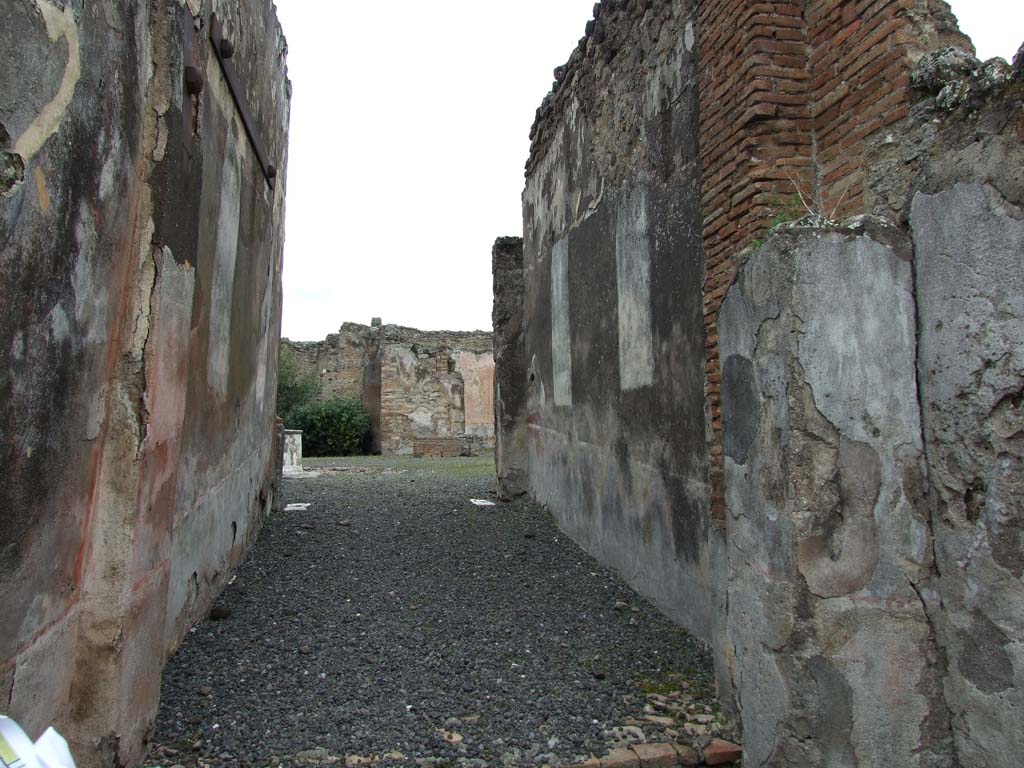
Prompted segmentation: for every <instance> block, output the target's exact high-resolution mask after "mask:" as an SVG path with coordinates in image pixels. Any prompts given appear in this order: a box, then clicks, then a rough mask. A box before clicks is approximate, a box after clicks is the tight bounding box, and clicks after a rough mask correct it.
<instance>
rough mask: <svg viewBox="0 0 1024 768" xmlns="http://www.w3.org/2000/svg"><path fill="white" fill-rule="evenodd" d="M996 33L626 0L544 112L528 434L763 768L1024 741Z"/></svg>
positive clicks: (569, 505) (890, 5)
mask: <svg viewBox="0 0 1024 768" xmlns="http://www.w3.org/2000/svg"><path fill="white" fill-rule="evenodd" d="M911 6H913V7H911ZM762 10H763V11H764V12H761V11H762ZM944 45H952V46H956V47H952V48H945V49H943V48H942V46H944ZM970 50H972V49H971V48H970V43H969V41H966V39H965V38H964V37H963V36H962V35H961V34H960V33H959V31H958V30H957V29H956V26H955V20H954V19H953V18H952V16H951V14H950V13H949V9H948V6H946V5H945V3H942V2H928V3H924V2H922V3H914V4H909V3H897V2H888V1H887V0H886V1H882V2H878V3H872V4H853V3H839V2H825V1H824V0H823V1H822V2H814V3H802V4H801V3H775V4H772V5H771V6H770V7H768V8H762V7H761V6H758V7H757V8H747V7H746V4H743V3H740V2H736V3H710V2H708V3H704V2H700V1H698V2H696V3H695V4H687V3H684V2H680V1H679V0H663V1H659V0H649V1H648V0H618V1H613V0H608V1H606V2H603V3H601V4H599V5H598V6H596V8H595V19H594V20H593V21H592V22H590V24H589V25H588V29H587V36H586V37H585V38H584V39H583V40H581V42H580V46H579V47H578V48H577V50H576V51H575V52H574V53H573V54H572V56H571V57H570V59H569V61H568V63H567V64H566V65H565V66H563V67H559V68H557V69H556V70H555V84H554V88H553V90H552V92H551V93H550V94H549V95H548V97H547V98H546V99H545V100H544V103H543V104H542V105H541V107H540V109H539V110H538V115H537V120H536V122H535V124H534V128H533V131H532V133H531V138H532V140H533V145H532V148H531V155H530V159H529V161H528V163H527V181H526V190H525V192H524V196H523V204H524V254H523V260H522V269H523V280H524V296H523V297H522V299H518V298H517V296H516V295H515V293H516V291H517V288H516V285H515V281H514V280H507V281H506V280H502V281H499V280H498V278H497V276H498V269H497V267H496V268H495V276H496V278H495V292H496V304H495V306H496V307H498V306H505V305H511V306H514V305H515V304H516V302H517V301H518V302H520V306H521V307H522V310H523V313H524V317H525V320H524V323H523V326H524V328H525V344H524V350H523V353H522V356H521V357H520V358H517V357H515V354H513V355H512V356H511V359H508V360H506V359H505V357H504V356H503V355H499V368H498V371H497V373H496V377H497V381H498V382H499V385H501V386H504V381H505V377H506V376H507V375H509V371H511V370H514V369H515V366H516V365H517V364H518V365H522V366H523V368H524V369H525V370H524V375H525V380H526V382H527V387H528V401H527V403H526V405H525V406H524V407H523V408H522V409H521V410H515V409H512V410H506V409H505V404H504V403H503V402H502V398H500V397H499V398H498V403H499V407H500V408H501V409H502V414H503V416H504V419H505V420H506V421H507V422H508V423H509V424H510V425H513V426H510V428H509V432H508V433H507V434H508V435H509V436H514V435H515V427H514V425H515V423H516V419H517V418H518V417H520V416H524V420H525V422H526V424H527V426H526V434H527V435H528V446H529V447H528V456H529V458H528V477H527V485H528V487H529V492H530V493H531V494H532V495H533V496H534V497H535V498H537V499H538V500H540V501H542V502H544V503H546V504H547V505H548V506H549V508H550V509H551V511H552V513H553V514H554V515H555V516H556V518H557V519H558V520H559V523H560V525H561V526H562V527H563V528H564V529H565V530H566V531H567V532H569V533H570V534H571V535H572V536H573V537H574V538H575V539H576V540H577V541H579V542H580V543H581V544H582V545H583V546H584V547H586V548H587V549H589V550H590V551H591V552H593V553H595V554H597V555H598V556H599V557H600V558H601V559H603V560H604V561H605V562H607V563H609V564H611V565H614V566H615V567H617V568H618V569H619V570H620V571H622V572H623V573H624V574H625V575H626V577H627V578H628V579H630V580H631V582H632V583H633V584H634V585H635V586H637V587H638V588H639V589H640V590H641V591H642V592H645V593H646V594H648V595H650V596H651V597H652V598H653V599H654V600H655V601H656V602H658V604H659V605H661V606H662V607H663V608H664V609H665V610H666V612H667V613H668V614H669V615H671V616H673V617H675V618H676V619H678V620H680V621H681V622H682V623H684V624H685V625H686V626H688V627H689V628H690V629H692V630H693V631H694V632H695V633H696V634H698V635H699V636H701V637H704V638H706V639H708V640H709V641H710V642H711V643H712V644H713V646H714V650H715V653H716V659H717V663H716V671H717V675H718V681H719V692H720V694H721V696H722V697H723V699H725V700H726V701H730V700H731V701H732V702H733V703H734V704H735V706H736V708H737V710H738V713H739V715H740V717H741V719H742V722H743V726H744V731H745V739H746V740H745V747H746V751H747V754H746V762H749V763H750V764H751V765H766V766H767V765H773V766H774V765H778V766H782V765H786V766H790V765H807V766H811V765H874V764H885V765H899V766H924V765H928V766H945V765H949V766H953V765H970V766H982V765H1000V766H1001V765H1010V764H1012V762H1013V761H1014V760H1015V759H1016V756H1017V755H1019V754H1021V745H1020V743H1019V730H1020V729H1019V728H1016V727H1014V726H1013V725H1012V723H1013V722H1014V721H1015V719H1016V720H1017V721H1019V712H1020V707H1021V704H1020V701H1019V694H1018V691H1020V690H1021V688H1020V673H1021V669H1020V659H1021V656H1020V648H1021V642H1022V638H1024V632H1022V627H1024V624H1022V621H1021V606H1022V605H1024V603H1022V601H1021V595H1020V585H1021V574H1020V571H1021V566H1020V563H1021V562H1022V557H1024V556H1022V555H1021V552H1022V551H1024V539H1022V534H1021V529H1020V519H1021V516H1022V515H1021V510H1020V498H1021V495H1020V483H1021V475H1020V468H1019V463H1020V452H1021V447H1020V445H1019V441H1020V437H1021V434H1024V433H1022V432H1021V428H1020V412H1021V411H1020V409H1021V405H1020V402H1021V396H1020V392H1021V391H1022V384H1024V381H1022V368H1021V365H1020V360H1019V359H1018V358H1019V354H1018V353H1019V347H1020V344H1019V338H1020V337H1021V335H1020V330H1021V328H1020V318H1021V309H1022V307H1021V305H1020V300H1021V299H1020V297H1021V290H1020V286H1019V285H1018V283H1019V280H1018V279H1017V278H1018V275H1017V273H1018V272H1019V269H1018V268H1016V267H1015V266H1014V265H1015V264H1016V265H1017V266H1019V262H1020V258H1021V255H1022V249H1021V244H1020V239H1019V238H1020V231H1019V224H1020V221H1021V214H1020V204H1021V197H1022V196H1021V193H1022V191H1024V173H1022V171H1021V170H1020V169H1021V168H1024V162H1022V157H1021V139H1022V137H1024V127H1022V124H1021V120H1022V118H1024V110H1022V109H1021V104H1022V101H1021V87H1022V86H1021V82H1020V79H1021V77H1022V71H1024V57H1021V56H1018V60H1017V61H1016V62H1015V64H1014V66H1013V67H1012V69H1011V67H1009V66H1007V65H1006V63H1005V62H1000V61H992V62H986V63H984V64H982V63H981V62H978V61H977V60H975V59H973V57H972V56H971V55H970ZM928 51H935V53H926V52H928ZM738 52H742V55H738ZM698 94H699V96H698ZM698 102H699V103H698ZM799 193H802V194H803V195H804V197H805V200H806V203H807V207H809V208H811V209H812V210H813V211H814V213H815V215H814V216H813V217H810V218H809V219H807V220H806V221H804V222H803V224H804V226H803V227H801V228H796V229H784V230H782V231H781V232H778V231H777V232H775V233H774V234H772V235H771V237H770V239H768V240H766V241H764V242H762V241H761V240H759V239H758V238H764V237H766V233H767V232H768V231H769V230H770V229H771V228H772V227H773V226H775V225H777V224H779V223H780V222H781V223H785V222H786V221H789V220H792V219H794V218H799V217H800V216H802V215H804V214H805V213H807V212H808V211H807V210H806V208H805V207H804V204H803V203H802V202H801V201H800V200H799ZM793 202H795V205H792V206H791V203H793ZM826 203H827V207H826ZM843 213H846V214H865V213H866V214H877V215H878V216H880V217H884V219H883V218H862V219H857V220H853V221H849V222H847V224H846V225H844V226H837V225H835V224H833V223H832V222H831V221H830V218H832V217H833V216H836V215H840V214H843ZM964 272H966V273H967V276H966V278H962V279H959V280H958V279H957V277H956V275H957V274H958V273H964ZM503 274H504V273H503ZM727 297H728V298H727ZM723 301H724V302H726V305H725V306H724V307H723ZM496 330H497V324H496ZM720 345H721V348H720ZM510 349H514V347H510ZM720 352H721V355H720ZM637 395H640V396H637ZM698 412H702V413H703V418H702V417H700V416H698V415H697V413H698ZM505 437H506V434H505V433H503V432H502V429H501V426H500V422H499V453H500V451H501V445H502V440H503V439H504V438H505ZM501 467H502V465H501V464H500V462H499V465H498V469H499V472H500V471H501Z"/></svg>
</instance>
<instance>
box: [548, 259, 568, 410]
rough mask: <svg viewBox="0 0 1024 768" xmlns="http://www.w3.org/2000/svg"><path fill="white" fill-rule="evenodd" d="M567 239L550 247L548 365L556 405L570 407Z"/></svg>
mask: <svg viewBox="0 0 1024 768" xmlns="http://www.w3.org/2000/svg"><path fill="white" fill-rule="evenodd" d="M569 309H570V307H569V241H568V240H564V239H563V240H559V241H558V242H557V243H555V245H554V247H552V249H551V368H552V374H553V377H554V389H555V392H554V398H555V405H560V406H566V407H571V406H572V340H571V337H570V328H569Z"/></svg>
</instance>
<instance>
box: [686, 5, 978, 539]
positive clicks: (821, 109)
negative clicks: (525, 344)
mask: <svg viewBox="0 0 1024 768" xmlns="http://www.w3.org/2000/svg"><path fill="white" fill-rule="evenodd" d="M939 5H941V4H939ZM937 13H939V14H940V17H937V18H936V19H927V18H922V17H921V15H920V11H919V10H915V3H914V2H913V0H813V1H812V2H807V3H805V2H803V0H780V1H776V2H750V0H697V24H698V39H699V41H700V42H699V50H698V60H699V87H700V110H701V121H700V141H701V173H702V198H703V200H702V202H703V207H704V232H703V239H704V258H705V274H704V324H705V330H706V334H707V335H706V343H705V353H706V358H705V362H706V366H705V372H706V392H707V399H706V407H707V416H708V420H709V423H710V428H711V435H712V439H711V472H710V474H711V484H712V503H711V509H712V517H713V519H714V520H716V521H724V519H725V497H724V486H723V468H724V458H723V454H722V447H721V446H722V438H721V435H722V423H721V394H720V379H721V376H720V370H721V369H720V364H719V357H718V330H717V316H718V310H719V308H720V307H721V304H722V301H723V299H724V297H725V293H726V291H727V290H728V288H729V286H730V285H731V284H732V281H733V279H734V276H735V274H736V269H737V263H736V259H737V255H738V254H739V253H740V251H742V250H743V248H744V247H746V246H747V245H749V244H751V243H752V242H754V241H755V240H756V239H757V238H758V237H760V236H761V235H762V234H763V232H764V231H765V230H766V229H767V228H768V227H769V225H770V224H771V222H772V221H773V220H774V219H776V217H778V216H779V215H780V214H783V215H784V216H786V217H787V218H788V217H792V216H793V214H794V213H803V212H804V211H803V204H802V203H801V202H800V201H799V199H798V198H796V197H795V195H796V194H797V191H798V190H799V193H801V194H802V195H803V197H804V198H805V199H806V200H807V201H809V203H810V205H811V207H813V208H815V209H816V212H820V213H824V214H825V215H826V216H829V217H830V218H840V217H845V216H849V215H854V214H858V213H865V212H866V211H865V210H864V198H863V179H864V173H863V162H864V160H863V156H864V148H865V145H866V142H867V141H869V140H870V139H871V138H872V137H873V136H875V135H876V134H878V133H879V132H880V131H884V130H886V129H887V128H888V127H889V126H891V125H893V124H894V123H896V122H897V121H899V120H902V119H903V118H904V117H906V116H907V114H908V113H909V108H910V105H911V103H912V96H911V93H910V90H909V82H910V79H909V72H910V69H911V67H912V65H913V62H914V61H915V60H916V58H917V56H919V55H920V54H921V53H923V52H924V51H925V50H930V49H933V48H936V47H939V46H940V45H942V44H949V43H954V44H955V43H962V42H963V40H964V38H962V37H960V36H959V33H958V32H957V31H956V30H955V29H952V28H951V26H950V21H949V18H947V17H942V16H941V9H940V10H939V11H938V12H937ZM915 14H917V15H915Z"/></svg>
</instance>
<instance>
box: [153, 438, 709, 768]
mask: <svg viewBox="0 0 1024 768" xmlns="http://www.w3.org/2000/svg"><path fill="white" fill-rule="evenodd" d="M307 466H308V462H307ZM492 472H493V470H492V467H491V465H490V459H489V458H484V459H462V460H447V461H437V460H433V461H431V460H422V461H416V460H387V459H380V458H375V459H350V460H345V461H343V460H338V461H337V462H336V468H335V469H333V470H327V471H325V473H324V474H323V475H322V476H321V477H319V478H316V479H305V480H290V481H285V496H286V501H287V502H310V503H311V506H310V508H309V510H308V511H306V512H287V513H284V514H282V515H280V516H277V517H274V518H272V519H271V520H270V521H269V522H268V524H267V525H266V526H265V528H264V529H263V532H262V534H261V536H260V539H259V541H258V543H257V544H256V546H255V548H254V549H253V551H252V553H251V555H250V556H249V558H248V560H247V561H246V562H245V563H244V564H243V566H242V567H241V569H240V570H239V572H238V575H237V578H236V579H235V581H234V583H233V584H231V585H230V586H229V587H228V588H227V590H226V591H225V592H224V594H223V595H222V597H221V598H220V599H219V600H218V602H217V605H216V609H215V612H214V615H221V614H224V613H227V614H228V615H227V617H226V618H223V619H221V620H219V621H213V620H206V621H204V622H202V623H201V624H200V625H199V626H197V627H196V629H195V630H194V631H193V632H192V634H191V635H190V637H189V638H188V640H187V641H186V642H185V643H184V645H183V646H182V648H181V649H180V650H179V652H178V653H177V654H176V656H175V657H174V658H173V659H172V660H171V662H170V663H169V665H168V667H167V670H166V672H165V673H164V682H163V698H162V708H161V710H160V715H159V719H158V723H157V732H156V736H155V739H154V747H153V749H152V750H151V752H150V759H149V761H148V763H147V764H148V765H172V764H181V765H186V766H188V765H197V764H202V765H239V766H260V768H263V767H264V766H271V765H275V766H276V765H291V764H302V763H305V764H308V763H311V762H312V763H315V762H317V761H323V762H325V763H331V762H339V764H340V765H345V764H346V763H345V760H346V758H348V764H350V765H352V764H356V761H355V760H354V756H374V755H376V756H378V757H379V756H380V755H384V754H386V753H401V755H402V756H404V757H405V761H406V764H413V763H412V761H413V760H418V761H419V764H420V765H459V764H461V765H479V766H484V765H495V766H500V765H540V764H552V765H556V764H561V763H565V764H568V763H572V762H574V761H576V760H580V759H582V758H584V757H586V756H588V755H591V754H596V755H601V754H604V753H605V752H606V751H607V749H608V748H609V745H610V744H611V743H612V738H611V731H610V729H611V728H613V727H615V726H622V725H623V724H624V723H631V722H635V720H634V719H642V718H643V708H644V704H645V693H651V692H652V691H658V690H662V689H664V688H665V687H666V686H667V687H669V688H678V687H679V685H683V686H684V687H686V688H687V689H688V690H689V691H690V693H691V694H692V695H693V696H694V697H696V699H695V700H696V701H698V702H700V703H703V701H702V700H704V699H709V698H710V693H709V689H710V686H711V660H710V658H709V656H708V654H707V652H706V651H705V650H704V648H703V646H702V645H700V644H699V643H698V642H696V641H695V640H693V639H692V638H690V637H689V636H688V635H687V634H686V633H684V632H682V631H681V630H679V629H678V628H676V627H674V626H673V625H672V624H671V623H670V622H669V621H667V620H666V619H665V618H663V617H662V616H661V615H660V614H659V613H657V612H656V610H655V609H654V608H652V607H651V606H650V605H648V604H647V603H645V602H644V601H642V600H641V599H640V598H638V597H637V596H636V594H635V593H633V592H632V591H631V590H630V589H629V588H628V587H626V586H625V585H624V584H623V583H622V581H621V580H620V579H619V578H618V577H617V576H616V575H615V574H614V573H612V572H611V571H609V570H607V569H604V568H602V567H601V566H599V565H598V564H597V563H596V562H595V561H594V560H593V559H592V558H590V557H589V556H588V555H586V554H585V553H584V552H583V551H582V550H581V549H579V548H578V547H577V546H576V545H575V544H574V543H573V542H572V541H571V540H569V539H568V538H567V537H566V536H565V535H563V534H562V533H561V532H560V531H559V530H558V528H557V527H556V526H555V524H554V522H553V521H552V519H551V518H550V516H549V515H548V513H547V512H546V511H545V510H544V509H542V508H541V507H539V506H537V505H535V504H532V503H529V502H527V501H519V502H515V503H512V504H499V505H498V506H496V507H477V506H474V505H473V504H471V503H470V498H484V499H493V488H494V479H493V474H492ZM683 681H685V682H683ZM708 703H709V704H710V703H713V702H710V701H709V702H708ZM648 711H650V710H648ZM631 718H632V719H631ZM642 724H643V725H644V726H645V727H644V731H645V732H646V734H647V736H648V737H650V738H658V736H659V734H658V733H652V731H658V729H659V728H660V727H661V726H658V725H654V724H648V723H642ZM662 735H663V734H662ZM446 737H447V739H446ZM456 742H457V743H456ZM394 757H395V758H396V761H398V762H401V761H400V760H398V755H394ZM387 764H391V763H390V762H388V763H387Z"/></svg>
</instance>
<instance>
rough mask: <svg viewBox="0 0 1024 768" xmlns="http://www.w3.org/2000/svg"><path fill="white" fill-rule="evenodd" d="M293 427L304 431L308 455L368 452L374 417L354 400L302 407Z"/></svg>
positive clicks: (294, 416)
mask: <svg viewBox="0 0 1024 768" xmlns="http://www.w3.org/2000/svg"><path fill="white" fill-rule="evenodd" d="M292 424H293V426H292V429H301V430H302V454H303V455H304V456H349V455H351V454H354V453H365V452H366V446H367V444H368V442H369V438H370V417H369V415H368V414H367V413H366V411H365V410H363V405H362V403H360V402H359V401H358V400H353V399H350V398H337V399H334V400H325V401H323V402H320V403H307V404H306V405H301V406H299V407H298V408H296V409H295V410H294V411H293V413H292Z"/></svg>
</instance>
